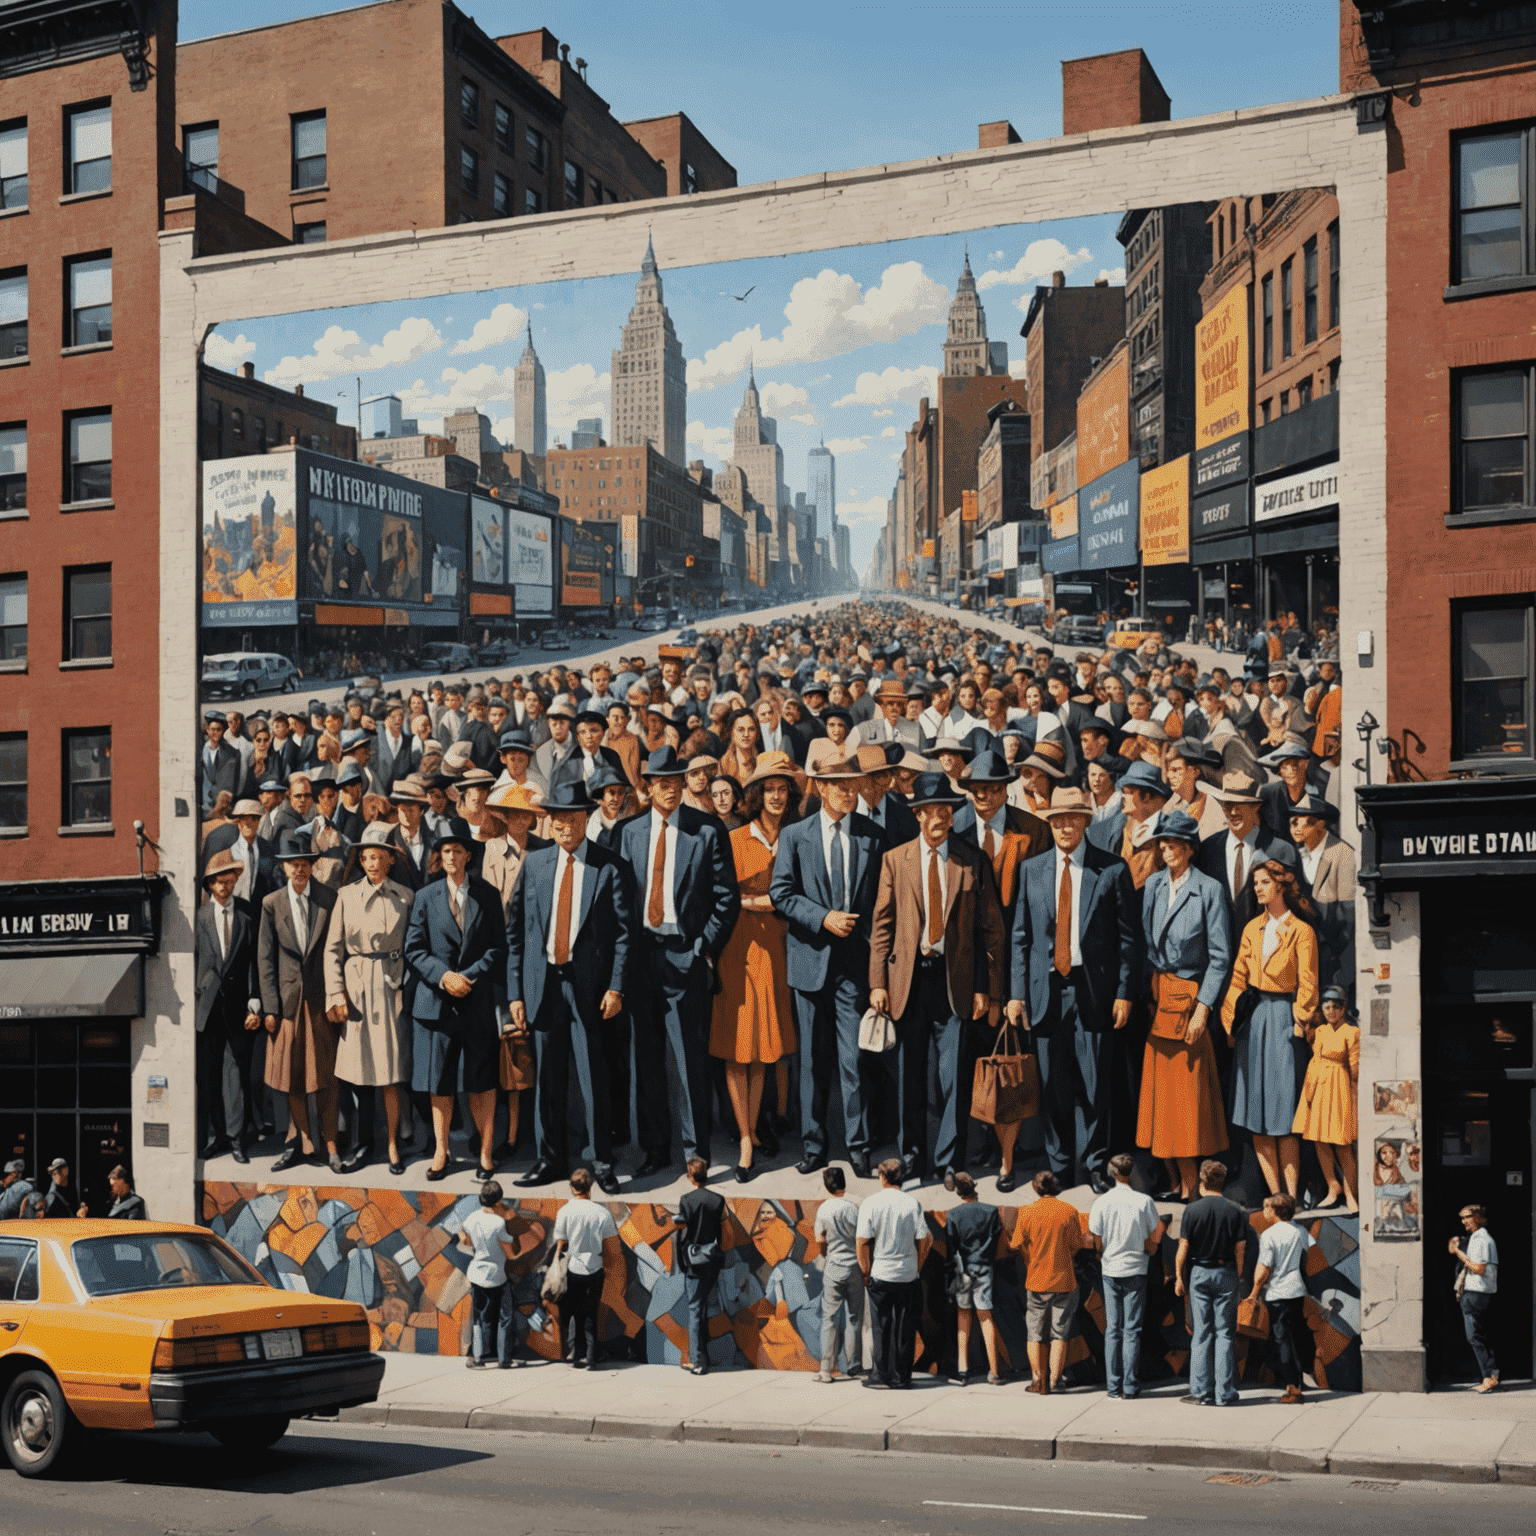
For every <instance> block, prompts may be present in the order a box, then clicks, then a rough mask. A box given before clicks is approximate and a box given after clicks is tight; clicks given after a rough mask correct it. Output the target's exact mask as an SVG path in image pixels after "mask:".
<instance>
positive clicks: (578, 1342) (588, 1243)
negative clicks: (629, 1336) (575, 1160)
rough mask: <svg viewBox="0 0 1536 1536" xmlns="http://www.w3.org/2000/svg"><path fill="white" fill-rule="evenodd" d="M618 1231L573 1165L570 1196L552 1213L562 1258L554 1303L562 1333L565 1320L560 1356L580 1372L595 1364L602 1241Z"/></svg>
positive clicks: (584, 1171) (583, 1174)
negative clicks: (560, 1293)
mask: <svg viewBox="0 0 1536 1536" xmlns="http://www.w3.org/2000/svg"><path fill="white" fill-rule="evenodd" d="M618 1236H619V1229H618V1228H617V1227H616V1226H614V1224H613V1217H612V1216H610V1215H609V1214H608V1207H607V1206H606V1205H597V1204H596V1203H594V1201H593V1199H592V1175H591V1173H589V1172H588V1171H587V1169H585V1168H578V1169H577V1170H576V1171H575V1172H574V1173H573V1174H572V1175H571V1198H570V1199H569V1200H567V1201H566V1203H565V1204H564V1205H562V1206H561V1207H560V1213H559V1215H557V1216H556V1217H555V1248H556V1251H557V1252H563V1253H564V1254H565V1255H566V1256H567V1260H568V1263H569V1268H568V1270H567V1272H566V1285H565V1298H564V1300H563V1301H562V1302H561V1303H560V1324H561V1328H562V1331H563V1330H564V1327H565V1324H566V1322H567V1321H569V1323H570V1341H569V1344H568V1345H567V1346H566V1348H567V1350H568V1353H567V1354H566V1359H567V1360H569V1361H570V1363H571V1364H572V1365H573V1366H575V1368H576V1369H577V1370H580V1369H581V1368H582V1367H583V1366H585V1367H587V1369H589V1370H590V1369H593V1368H594V1367H595V1366H596V1365H597V1343H598V1339H597V1306H598V1303H599V1302H600V1301H601V1300H602V1297H603V1262H604V1257H605V1255H604V1253H603V1244H604V1242H605V1241H607V1239H609V1238H612V1239H614V1241H615V1242H617V1240H618Z"/></svg>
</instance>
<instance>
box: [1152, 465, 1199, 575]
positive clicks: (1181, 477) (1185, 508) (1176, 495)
mask: <svg viewBox="0 0 1536 1536" xmlns="http://www.w3.org/2000/svg"><path fill="white" fill-rule="evenodd" d="M1141 563H1142V564H1143V565H1187V564H1188V563H1189V455H1188V454H1187V453H1186V454H1184V455H1183V456H1182V457H1181V458H1177V459H1175V460H1174V461H1173V462H1172V463H1171V464H1159V465H1158V466H1157V468H1156V469H1149V470H1148V471H1147V472H1146V474H1144V475H1143V476H1142V477H1141Z"/></svg>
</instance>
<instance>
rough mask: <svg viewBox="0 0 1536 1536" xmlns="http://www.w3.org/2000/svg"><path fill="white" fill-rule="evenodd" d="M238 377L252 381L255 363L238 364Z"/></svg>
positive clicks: (254, 374) (254, 375) (254, 373)
mask: <svg viewBox="0 0 1536 1536" xmlns="http://www.w3.org/2000/svg"><path fill="white" fill-rule="evenodd" d="M240 377H241V378H242V379H254V378H255V377H256V364H255V363H241V364H240Z"/></svg>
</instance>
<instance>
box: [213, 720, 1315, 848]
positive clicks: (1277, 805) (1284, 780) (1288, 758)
mask: <svg viewBox="0 0 1536 1536" xmlns="http://www.w3.org/2000/svg"><path fill="white" fill-rule="evenodd" d="M1259 762H1260V763H1261V764H1262V765H1263V766H1264V767H1266V768H1268V769H1270V770H1271V772H1273V773H1274V774H1275V775H1276V776H1277V777H1276V778H1274V779H1272V780H1271V781H1270V782H1269V783H1267V784H1265V785H1262V786H1261V787H1260V789H1259V818H1260V820H1261V821H1263V823H1264V825H1265V826H1266V827H1267V828H1268V829H1269V830H1270V831H1271V832H1274V833H1276V834H1277V835H1279V836H1280V837H1283V838H1285V839H1286V840H1287V841H1293V839H1292V838H1291V817H1292V816H1293V815H1294V814H1295V810H1294V807H1295V806H1297V805H1298V804H1300V802H1301V801H1303V800H1305V799H1307V797H1308V796H1309V795H1313V794H1316V795H1319V796H1321V795H1322V793H1323V789H1324V786H1323V785H1322V784H1321V783H1320V782H1317V781H1315V780H1314V778H1313V774H1312V750H1311V748H1310V747H1308V745H1307V743H1306V739H1305V738H1304V737H1301V736H1287V737H1286V739H1285V740H1284V741H1282V742H1281V743H1280V745H1279V746H1278V747H1276V748H1275V750H1274V751H1273V752H1269V753H1267V754H1266V755H1265V756H1263V757H1261V758H1260V759H1259ZM209 840H210V841H212V838H210V839H209Z"/></svg>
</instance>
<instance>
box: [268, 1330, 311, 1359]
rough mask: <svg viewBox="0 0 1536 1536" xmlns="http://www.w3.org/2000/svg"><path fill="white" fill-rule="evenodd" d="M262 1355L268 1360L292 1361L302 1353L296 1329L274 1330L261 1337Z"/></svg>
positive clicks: (300, 1340) (302, 1348) (301, 1342)
mask: <svg viewBox="0 0 1536 1536" xmlns="http://www.w3.org/2000/svg"><path fill="white" fill-rule="evenodd" d="M261 1349H262V1353H263V1354H264V1355H265V1356H266V1357H267V1359H268V1360H293V1359H295V1358H297V1357H298V1356H299V1355H302V1354H303V1353H304V1341H303V1340H302V1339H300V1337H299V1330H298V1329H297V1328H274V1329H272V1331H271V1332H270V1333H264V1334H262V1336H261Z"/></svg>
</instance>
